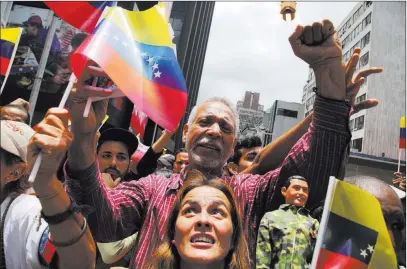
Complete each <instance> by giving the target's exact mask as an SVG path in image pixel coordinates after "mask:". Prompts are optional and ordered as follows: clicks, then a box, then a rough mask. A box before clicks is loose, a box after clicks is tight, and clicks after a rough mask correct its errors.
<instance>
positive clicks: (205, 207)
mask: <svg viewBox="0 0 407 269" xmlns="http://www.w3.org/2000/svg"><path fill="white" fill-rule="evenodd" d="M230 211H231V204H230V202H229V200H228V199H227V198H226V196H225V195H224V194H223V192H221V191H219V190H218V189H215V188H212V187H208V186H203V187H198V188H195V189H193V190H191V191H190V192H188V194H187V195H186V196H185V198H184V199H183V200H182V203H181V208H180V212H179V214H178V218H177V221H176V223H175V238H174V240H173V244H174V245H175V247H176V248H177V250H178V253H179V255H180V257H181V264H183V263H187V264H188V263H191V262H193V263H195V264H197V263H199V264H208V263H222V264H223V260H224V259H225V257H226V256H227V254H228V253H229V250H230V248H231V243H232V235H233V223H232V218H231V214H230Z"/></svg>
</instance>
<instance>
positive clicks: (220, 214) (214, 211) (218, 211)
mask: <svg viewBox="0 0 407 269" xmlns="http://www.w3.org/2000/svg"><path fill="white" fill-rule="evenodd" d="M212 214H213V215H219V216H223V215H224V212H223V211H222V210H220V209H214V210H213V211H212Z"/></svg>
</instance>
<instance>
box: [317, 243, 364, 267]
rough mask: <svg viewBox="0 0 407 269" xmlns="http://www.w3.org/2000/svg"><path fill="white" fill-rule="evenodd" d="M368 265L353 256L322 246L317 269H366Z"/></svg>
mask: <svg viewBox="0 0 407 269" xmlns="http://www.w3.org/2000/svg"><path fill="white" fill-rule="evenodd" d="M367 266H368V265H367V264H364V263H363V262H361V261H359V260H356V259H354V258H352V257H349V256H345V255H341V254H338V253H335V252H332V251H329V250H326V249H323V248H321V250H320V252H319V256H318V261H317V266H316V269H366V268H367Z"/></svg>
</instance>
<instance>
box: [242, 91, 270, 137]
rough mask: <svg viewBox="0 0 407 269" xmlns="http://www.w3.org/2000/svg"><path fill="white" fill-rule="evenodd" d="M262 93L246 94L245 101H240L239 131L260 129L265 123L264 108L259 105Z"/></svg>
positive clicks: (247, 92)
mask: <svg viewBox="0 0 407 269" xmlns="http://www.w3.org/2000/svg"><path fill="white" fill-rule="evenodd" d="M259 99H260V93H257V92H249V91H246V92H245V96H244V99H243V101H238V102H237V105H236V110H237V113H238V115H239V121H240V124H239V131H240V132H241V133H242V132H244V131H245V130H246V129H250V128H256V127H260V126H261V125H262V123H263V116H264V111H263V106H262V105H260V104H259Z"/></svg>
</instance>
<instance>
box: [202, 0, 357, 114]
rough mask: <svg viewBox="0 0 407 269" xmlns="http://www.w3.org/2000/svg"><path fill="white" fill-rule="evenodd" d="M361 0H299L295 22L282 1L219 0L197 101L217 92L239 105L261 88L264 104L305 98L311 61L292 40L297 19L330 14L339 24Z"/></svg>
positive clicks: (312, 19) (303, 21)
mask: <svg viewBox="0 0 407 269" xmlns="http://www.w3.org/2000/svg"><path fill="white" fill-rule="evenodd" d="M356 4H357V2H299V3H297V12H296V16H295V19H294V21H292V22H286V21H284V20H283V19H282V16H281V14H280V2H216V4H215V10H214V14H213V20H212V26H211V31H210V35H209V40H208V46H207V51H206V57H205V62H204V67H203V71H202V78H201V84H200V89H199V94H198V100H197V103H200V102H202V101H204V100H206V99H207V98H209V97H212V96H223V97H227V98H229V99H230V100H231V101H232V102H233V103H234V104H236V103H237V101H239V100H243V97H244V93H245V91H252V92H259V93H260V104H262V105H264V109H265V110H266V109H268V108H270V107H271V106H272V105H273V103H274V101H275V100H283V101H287V102H299V103H301V98H302V89H303V87H304V85H305V83H306V80H307V79H308V70H309V68H308V65H307V64H306V63H305V62H303V61H302V60H301V59H299V58H297V57H296V56H295V55H294V54H293V52H292V50H291V46H290V44H289V42H288V37H289V36H290V35H291V34H292V32H293V31H294V29H295V26H296V25H297V24H301V25H304V24H312V23H313V22H315V21H322V20H323V19H325V18H326V19H330V20H331V21H332V22H333V24H334V26H339V24H340V23H341V22H342V21H343V20H344V19H345V17H346V16H347V15H348V14H349V12H350V11H351V10H352V9H353V8H354V7H355V5H356Z"/></svg>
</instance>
